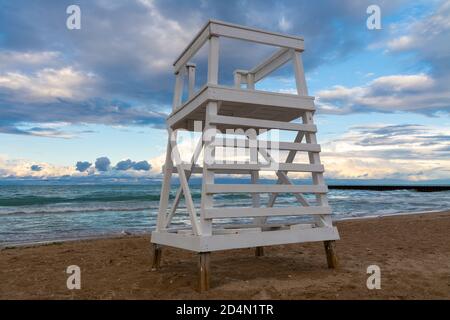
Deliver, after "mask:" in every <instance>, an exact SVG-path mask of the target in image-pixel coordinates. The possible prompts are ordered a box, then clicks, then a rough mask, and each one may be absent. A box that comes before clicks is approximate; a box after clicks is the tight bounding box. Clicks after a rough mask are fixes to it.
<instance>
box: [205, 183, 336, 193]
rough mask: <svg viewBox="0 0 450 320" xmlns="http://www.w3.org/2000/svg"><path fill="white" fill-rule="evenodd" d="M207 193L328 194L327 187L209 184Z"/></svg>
mask: <svg viewBox="0 0 450 320" xmlns="http://www.w3.org/2000/svg"><path fill="white" fill-rule="evenodd" d="M205 190H206V193H326V192H328V187H327V186H326V185H302V186H298V185H282V184H207V185H206V189H205Z"/></svg>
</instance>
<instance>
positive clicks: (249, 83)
mask: <svg viewBox="0 0 450 320" xmlns="http://www.w3.org/2000/svg"><path fill="white" fill-rule="evenodd" d="M221 37H227V38H232V39H240V40H245V41H250V42H255V43H259V44H265V45H270V46H273V47H276V51H275V52H274V53H273V55H271V56H270V57H268V58H267V60H265V61H263V62H262V63H260V64H258V65H256V66H255V67H254V68H253V69H251V70H248V71H246V70H236V71H235V72H234V86H233V87H230V86H223V85H220V84H219V83H218V81H219V39H220V38H221ZM206 43H207V45H208V69H207V82H206V84H205V85H204V86H202V87H201V88H200V89H199V90H197V91H196V90H195V70H196V66H195V64H193V63H191V59H192V58H193V56H194V55H195V54H196V53H197V52H198V51H199V49H200V48H201V47H202V46H203V45H204V44H206ZM303 50H304V45H303V39H302V38H299V37H293V36H288V35H283V34H279V33H274V32H268V31H263V30H258V29H254V28H248V27H244V26H239V25H234V24H230V23H225V22H220V21H214V20H210V21H209V22H208V23H207V24H206V25H205V26H204V27H203V28H202V29H201V31H200V32H199V33H198V34H197V36H196V37H195V38H194V40H192V42H191V43H190V44H189V45H188V47H187V48H186V49H185V50H184V51H183V53H182V54H181V55H180V56H179V57H178V59H177V60H176V61H175V63H174V71H175V75H176V84H175V92H174V98H173V111H172V113H171V114H170V115H169V117H168V118H167V127H168V128H167V129H168V133H169V141H168V144H167V155H166V160H165V165H164V167H163V174H164V178H163V182H162V189H161V199H160V206H159V212H158V219H157V226H156V230H155V231H153V232H152V237H151V242H152V251H153V266H152V268H153V269H158V268H159V266H160V261H161V246H171V247H177V248H182V249H187V250H191V251H194V252H198V253H199V286H200V291H204V290H207V289H208V288H209V274H210V272H209V259H210V253H211V252H212V251H218V250H226V249H236V248H250V247H255V248H256V255H257V256H258V255H259V256H260V255H263V254H264V252H263V247H264V246H270V245H280V244H288V243H301V242H311V241H323V242H324V245H325V252H326V257H327V262H328V266H329V267H330V268H335V267H336V266H337V258H336V254H335V249H334V240H338V239H339V234H338V231H337V229H336V227H334V226H333V225H332V220H331V209H330V207H329V206H328V201H327V197H326V193H327V191H328V188H327V186H326V184H325V181H324V178H323V172H324V167H323V165H322V164H321V163H320V157H319V152H320V145H319V144H317V141H316V131H317V129H316V126H315V125H314V123H313V115H314V112H315V106H314V97H310V96H308V91H307V86H306V82H305V76H304V70H303V64H302V59H301V53H302V52H303ZM288 61H292V64H293V67H294V74H295V80H296V86H297V94H283V93H274V92H267V91H261V90H255V83H256V82H258V81H259V80H261V79H263V78H264V77H266V76H267V75H269V74H270V73H271V72H273V71H274V70H276V69H278V68H279V67H281V66H283V65H284V64H286V63H287V62H288ZM185 78H186V79H187V81H188V83H187V88H188V90H187V91H188V98H187V101H185V102H182V96H183V87H184V83H183V82H184V79H185ZM243 86H245V87H243ZM297 120H299V121H297ZM196 121H197V123H200V124H201V125H202V137H201V139H200V140H199V142H198V145H197V147H196V148H195V150H194V152H193V154H192V158H191V162H190V163H187V162H183V161H182V160H181V159H182V157H181V154H180V151H179V148H178V146H177V131H178V130H179V129H183V130H189V131H192V130H194V127H195V122H196ZM237 128H242V129H243V131H239V132H244V134H243V135H242V137H241V138H239V137H236V135H233V137H232V138H227V134H228V132H229V131H228V130H230V129H231V130H233V129H237ZM273 129H277V130H286V131H290V132H294V133H295V134H296V136H295V140H294V141H293V142H280V141H264V140H261V139H260V133H261V132H263V131H267V130H273ZM236 132H237V131H233V133H236ZM219 136H220V138H219ZM274 146H275V147H276V148H277V149H279V150H280V152H281V153H284V154H286V158H285V160H283V161H279V162H276V160H275V159H274V158H273V157H272V156H271V154H270V152H269V151H270V149H274V148H273V147H274ZM217 148H246V149H247V150H248V154H249V158H250V159H249V161H247V162H245V161H244V162H242V161H235V159H234V160H232V161H233V162H231V163H230V162H229V161H225V163H224V161H216V158H215V155H216V153H215V152H216V149H217ZM299 153H303V154H304V155H306V154H307V157H306V158H307V159H308V160H307V161H305V162H306V163H297V162H296V161H295V160H296V155H297V154H299ZM202 154H203V156H202V157H201V158H200V159H199V157H200V155H202ZM198 162H200V165H199V164H197V163H198ZM261 171H269V172H270V171H271V172H272V173H273V174H274V178H275V179H274V181H273V182H274V183H272V184H268V183H267V181H266V179H265V183H261V182H262V181H261V180H260V177H259V174H260V172H261ZM288 172H302V173H305V172H306V173H310V175H309V177H310V179H311V183H308V184H304V185H298V184H294V182H293V181H292V180H291V178H289V177H288ZM174 174H177V175H178V179H179V183H180V186H179V187H178V190H177V193H176V195H175V198H174V200H173V203H172V204H171V206H170V207H169V193H170V188H171V180H172V177H173V175H174ZM195 174H200V175H202V186H201V188H202V189H201V206H200V208H198V207H197V208H196V207H195V205H194V201H193V199H192V195H191V189H190V186H189V183H188V182H189V179H190V177H191V176H192V175H195ZM219 174H240V175H243V174H244V175H245V174H248V175H249V177H251V183H247V184H245V183H234V184H218V183H217V181H215V175H216V176H217V175H219ZM238 181H239V180H238ZM227 193H247V194H251V195H252V201H251V202H252V204H251V206H250V207H248V206H247V207H229V206H225V207H223V206H222V207H216V206H215V201H214V195H216V194H227ZM280 193H289V194H293V195H294V196H295V199H296V203H292V204H290V205H286V204H283V206H278V205H277V204H276V199H277V196H278V195H279V194H280ZM260 194H268V195H269V196H268V198H267V201H266V202H265V203H262V200H263V198H262V197H260ZM306 194H313V196H305V195H306ZM183 196H184V199H185V206H186V209H187V212H188V214H189V220H190V226H189V227H187V228H181V229H180V228H175V227H173V226H171V221H172V218H173V216H174V215H175V214H176V210H177V208H178V205H179V203H180V199H181V198H182V197H183ZM280 216H290V217H292V216H297V217H298V216H302V217H303V216H310V217H311V221H309V222H310V223H304V222H293V223H292V222H291V223H271V221H270V220H271V218H273V217H280ZM249 218H250V219H251V221H250V222H249V221H248V219H249ZM223 219H228V223H220V221H223ZM239 219H244V220H245V219H247V220H246V223H239V222H236V221H238V220H239Z"/></svg>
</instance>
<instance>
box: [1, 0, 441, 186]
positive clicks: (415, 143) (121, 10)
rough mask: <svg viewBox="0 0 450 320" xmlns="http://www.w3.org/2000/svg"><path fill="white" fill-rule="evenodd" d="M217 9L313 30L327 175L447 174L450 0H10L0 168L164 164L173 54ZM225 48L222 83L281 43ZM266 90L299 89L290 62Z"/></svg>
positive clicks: (236, 18) (264, 84) (111, 173)
mask: <svg viewBox="0 0 450 320" xmlns="http://www.w3.org/2000/svg"><path fill="white" fill-rule="evenodd" d="M72 4H75V5H78V6H79V8H80V10H81V20H80V21H81V25H80V26H81V28H80V29H68V28H67V26H66V21H67V19H68V17H69V15H70V14H67V13H66V9H67V7H68V6H70V5H72ZM373 4H375V5H378V6H379V8H380V13H381V29H375V30H370V29H368V28H367V25H366V21H367V19H368V18H369V16H370V14H368V13H367V12H366V10H367V7H368V6H369V5H373ZM208 19H218V20H223V21H228V22H232V23H237V24H242V25H246V26H251V27H257V28H261V29H266V30H271V31H276V32H281V33H287V34H292V35H298V36H302V37H303V38H304V39H305V52H304V53H303V54H302V57H303V61H304V65H305V72H306V79H307V83H308V88H309V94H310V95H312V96H315V98H316V107H317V109H318V110H317V112H316V116H315V122H316V123H317V125H318V130H319V131H318V141H319V143H320V144H321V145H322V150H323V152H322V153H321V158H322V162H323V164H324V165H325V169H326V177H327V178H332V179H386V180H388V179H402V180H409V181H427V180H437V179H440V180H445V179H447V180H448V179H450V117H449V113H450V112H449V111H450V86H449V83H450V1H400V0H390V1H359V0H358V1H357V0H347V1H325V0H324V1H297V0H291V1H281V0H267V1H256V0H254V1H252V0H235V1H233V0H231V1H221V0H216V1H206V0H200V1H194V0H191V1H181V0H178V1H174V0H135V1H116V0H108V1H107V0H89V1H56V0H55V1H50V0H43V1H31V0H29V1H21V0H17V1H3V0H0V180H1V179H37V180H39V179H63V178H64V179H67V178H69V179H70V178H73V179H91V180H92V181H95V178H99V179H100V178H102V177H110V178H121V179H139V178H148V177H150V178H151V177H160V173H161V166H162V163H163V160H164V153H165V148H166V141H167V135H166V131H165V119H166V117H167V115H168V114H169V113H170V111H171V101H172V93H173V86H174V76H173V67H172V63H173V61H174V60H175V59H176V57H177V56H178V55H179V54H180V53H181V52H182V50H183V49H184V48H185V47H186V45H187V44H188V43H189V42H190V40H191V39H192V38H193V37H194V36H195V34H196V33H197V32H198V31H199V29H200V28H201V27H202V26H203V25H204V24H205V23H206V21H208ZM220 47H221V55H220V72H219V78H220V79H219V80H220V83H222V84H225V85H227V84H231V81H232V74H233V70H235V69H251V67H252V66H254V64H255V62H256V61H258V60H262V59H264V57H266V56H267V55H268V54H270V52H271V50H272V48H268V47H267V46H263V45H248V44H245V43H242V42H240V41H237V40H221V42H220ZM194 62H196V63H197V72H198V75H197V83H196V86H197V87H200V86H201V85H202V83H204V81H205V73H206V72H205V63H206V54H205V50H204V49H202V50H201V51H200V52H199V53H198V55H197V56H196V58H195V59H194ZM257 89H260V90H269V91H275V92H284V93H295V92H296V91H295V81H294V78H293V70H292V65H290V64H287V65H286V66H284V67H282V68H281V69H280V70H278V71H276V72H274V73H273V74H272V75H270V76H269V77H268V78H266V79H264V80H262V81H261V82H259V83H258V84H257ZM91 180H90V181H91Z"/></svg>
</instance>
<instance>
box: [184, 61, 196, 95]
mask: <svg viewBox="0 0 450 320" xmlns="http://www.w3.org/2000/svg"><path fill="white" fill-rule="evenodd" d="M195 68H196V65H195V63H189V64H187V65H186V69H187V75H188V98H189V99H190V98H192V97H193V96H194V92H195Z"/></svg>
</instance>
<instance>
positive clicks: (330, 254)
mask: <svg viewBox="0 0 450 320" xmlns="http://www.w3.org/2000/svg"><path fill="white" fill-rule="evenodd" d="M323 245H324V247H325V253H326V255H327V264H328V268H330V269H336V268H337V267H338V258H337V254H336V243H335V241H333V240H332V241H324V242H323Z"/></svg>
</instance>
